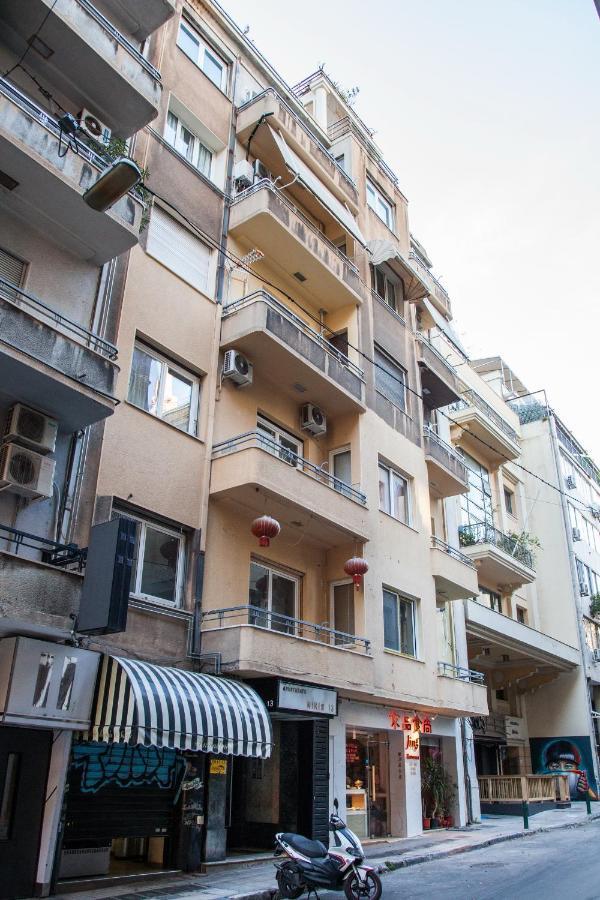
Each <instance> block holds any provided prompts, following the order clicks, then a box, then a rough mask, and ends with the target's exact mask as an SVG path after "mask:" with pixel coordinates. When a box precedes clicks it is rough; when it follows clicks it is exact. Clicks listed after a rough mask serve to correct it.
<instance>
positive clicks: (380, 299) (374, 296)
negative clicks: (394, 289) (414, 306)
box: [371, 288, 406, 327]
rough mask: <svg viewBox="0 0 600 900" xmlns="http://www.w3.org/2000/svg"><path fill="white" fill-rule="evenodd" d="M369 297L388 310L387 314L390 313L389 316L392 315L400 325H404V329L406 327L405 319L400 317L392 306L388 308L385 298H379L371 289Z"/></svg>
mask: <svg viewBox="0 0 600 900" xmlns="http://www.w3.org/2000/svg"><path fill="white" fill-rule="evenodd" d="M371 296H372V297H373V299H374V300H377V302H378V303H381V304H382V306H385V308H386V309H387V310H389V312H391V314H392V315H393V316H395V317H396V319H399V320H400V322H402V324H403V325H404V327H406V319H405V318H404V316H403V315H401V314H400V313H399V312H398V310H396V309H394V307H393V306H390V304H389V303H388V302H387V300H386V299H385V297H381V296H380V295H379V294H378V293H377V291H374V290H373V289H372V288H371Z"/></svg>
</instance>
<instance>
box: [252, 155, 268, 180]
mask: <svg viewBox="0 0 600 900" xmlns="http://www.w3.org/2000/svg"><path fill="white" fill-rule="evenodd" d="M270 175H271V173H270V172H269V170H268V169H267V167H266V166H265V164H264V163H262V162H261V161H260V159H255V160H254V179H255V181H260V180H261V178H269V177H270Z"/></svg>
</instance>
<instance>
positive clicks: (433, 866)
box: [332, 821, 600, 900]
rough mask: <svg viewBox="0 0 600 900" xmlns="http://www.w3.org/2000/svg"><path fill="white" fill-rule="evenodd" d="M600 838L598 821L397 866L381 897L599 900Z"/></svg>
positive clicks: (411, 899)
mask: <svg viewBox="0 0 600 900" xmlns="http://www.w3.org/2000/svg"><path fill="white" fill-rule="evenodd" d="M599 841H600V821H599V822H593V823H591V824H589V825H585V826H582V827H580V828H567V829H561V830H559V831H553V832H549V833H547V834H533V835H531V837H529V836H528V837H524V838H519V839H517V840H513V841H507V842H506V843H502V844H496V845H495V846H493V847H486V848H484V849H483V850H474V851H473V852H472V853H463V854H460V855H457V856H450V857H447V858H446V859H442V860H439V861H433V862H428V863H423V864H421V865H418V866H411V867H409V868H407V869H398V870H396V871H395V872H391V873H389V874H386V875H384V876H383V878H382V883H383V900H392V898H398V900H400V898H402V900H415V898H420V897H427V898H429V900H431V898H432V897H443V898H444V900H516V898H519V900H600V852H599V849H600V848H599ZM332 896H333V895H332Z"/></svg>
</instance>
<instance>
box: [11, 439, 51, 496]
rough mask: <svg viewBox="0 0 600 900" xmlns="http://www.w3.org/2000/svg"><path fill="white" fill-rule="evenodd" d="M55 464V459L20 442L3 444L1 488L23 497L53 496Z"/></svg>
mask: <svg viewBox="0 0 600 900" xmlns="http://www.w3.org/2000/svg"><path fill="white" fill-rule="evenodd" d="M54 466H55V462H54V460H53V459H49V458H48V457H47V456H42V455H41V454H40V453H34V452H33V450H27V449H26V448H25V447H19V445H18V444H3V445H2V447H1V448H0V490H4V491H10V492H11V493H13V494H20V495H21V496H22V497H51V496H52V481H53V479H54Z"/></svg>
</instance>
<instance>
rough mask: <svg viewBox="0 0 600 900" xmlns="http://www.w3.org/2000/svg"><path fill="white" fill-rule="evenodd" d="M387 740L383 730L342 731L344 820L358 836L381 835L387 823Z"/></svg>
mask: <svg viewBox="0 0 600 900" xmlns="http://www.w3.org/2000/svg"><path fill="white" fill-rule="evenodd" d="M388 755H389V750H388V740H387V735H386V733H385V732H379V731H373V732H368V731H357V730H356V729H352V728H349V729H348V731H347V733H346V821H347V823H348V827H349V828H351V829H352V831H354V832H355V833H356V834H357V835H358V836H359V837H385V836H386V835H387V834H388V832H389V826H388V814H389V804H388V792H389V782H388V772H389V762H388Z"/></svg>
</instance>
